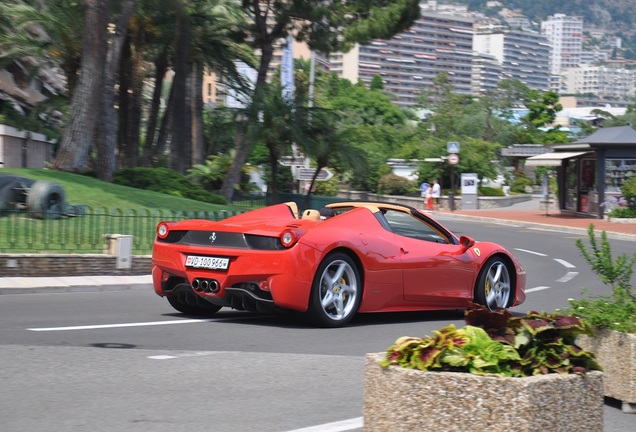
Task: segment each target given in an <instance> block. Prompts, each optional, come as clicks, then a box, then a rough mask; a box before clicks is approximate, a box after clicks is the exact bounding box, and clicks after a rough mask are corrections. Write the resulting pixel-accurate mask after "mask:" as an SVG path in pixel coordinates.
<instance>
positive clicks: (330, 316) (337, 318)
mask: <svg viewBox="0 0 636 432" xmlns="http://www.w3.org/2000/svg"><path fill="white" fill-rule="evenodd" d="M361 298H362V279H361V278H360V271H359V270H358V266H357V265H356V264H355V262H354V261H353V260H352V259H351V258H350V257H349V256H348V255H347V254H345V253H342V252H336V253H333V254H330V255H328V256H327V257H326V258H325V259H324V260H323V261H322V262H321V263H320V266H319V267H318V271H317V272H316V275H315V276H314V282H313V285H312V289H311V296H310V299H309V311H308V316H309V318H310V319H311V321H312V322H313V323H314V324H316V325H319V326H321V327H343V326H345V325H347V324H348V323H349V322H350V321H351V320H352V319H353V316H354V315H355V314H356V312H357V311H358V307H359V306H360V300H361Z"/></svg>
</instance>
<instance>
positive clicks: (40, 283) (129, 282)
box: [0, 274, 153, 295]
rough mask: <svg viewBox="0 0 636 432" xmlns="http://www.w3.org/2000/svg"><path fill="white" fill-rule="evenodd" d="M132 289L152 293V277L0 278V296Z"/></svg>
mask: <svg viewBox="0 0 636 432" xmlns="http://www.w3.org/2000/svg"><path fill="white" fill-rule="evenodd" d="M132 289H146V290H149V291H152V289H153V288H152V277H151V276H150V275H149V274H148V275H142V276H60V277H0V295H2V294H27V293H29V294H33V293H62V292H98V291H123V290H132Z"/></svg>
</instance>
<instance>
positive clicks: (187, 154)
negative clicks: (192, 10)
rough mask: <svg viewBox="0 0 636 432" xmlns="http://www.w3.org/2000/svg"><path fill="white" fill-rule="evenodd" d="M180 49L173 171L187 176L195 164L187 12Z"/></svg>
mask: <svg viewBox="0 0 636 432" xmlns="http://www.w3.org/2000/svg"><path fill="white" fill-rule="evenodd" d="M177 21H178V30H177V32H178V33H177V43H176V46H177V47H178V49H177V50H176V53H175V60H174V73H175V74H174V81H173V82H172V85H173V86H174V95H173V96H174V100H173V102H174V106H173V109H174V111H173V124H172V142H171V143H170V144H171V145H170V168H172V169H173V170H175V171H176V172H178V173H181V174H184V173H185V171H186V168H187V167H189V166H190V161H191V160H192V120H191V115H190V114H191V110H190V103H188V89H187V81H188V75H189V74H190V68H189V64H188V58H189V51H190V50H189V48H188V47H189V44H190V19H189V17H188V16H187V15H185V12H184V11H183V12H181V15H180V16H179V17H178V19H177Z"/></svg>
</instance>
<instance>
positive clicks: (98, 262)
mask: <svg viewBox="0 0 636 432" xmlns="http://www.w3.org/2000/svg"><path fill="white" fill-rule="evenodd" d="M150 273H151V256H150V255H135V256H133V257H132V260H131V263H130V268H117V257H116V256H114V255H108V254H85V255H76V254H10V255H9V254H0V277H29V276H30V277H55V276H134V275H146V274H150Z"/></svg>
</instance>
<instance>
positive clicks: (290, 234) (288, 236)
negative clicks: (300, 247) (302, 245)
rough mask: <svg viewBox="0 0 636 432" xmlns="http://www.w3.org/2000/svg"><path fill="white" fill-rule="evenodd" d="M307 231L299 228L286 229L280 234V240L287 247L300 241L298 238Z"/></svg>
mask: <svg viewBox="0 0 636 432" xmlns="http://www.w3.org/2000/svg"><path fill="white" fill-rule="evenodd" d="M304 233H305V231H303V230H299V229H289V228H288V229H286V230H285V231H283V233H282V234H281V235H280V242H281V243H282V245H283V246H285V247H286V248H290V247H292V246H293V245H295V244H296V243H297V242H298V239H299V238H300V237H301V236H302V235H303V234H304Z"/></svg>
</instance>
